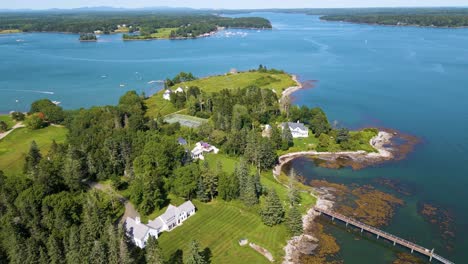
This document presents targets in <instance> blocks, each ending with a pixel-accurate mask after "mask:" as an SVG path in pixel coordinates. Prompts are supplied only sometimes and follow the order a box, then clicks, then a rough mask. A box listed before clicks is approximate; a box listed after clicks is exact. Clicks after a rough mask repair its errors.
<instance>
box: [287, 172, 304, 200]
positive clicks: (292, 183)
mask: <svg viewBox="0 0 468 264" xmlns="http://www.w3.org/2000/svg"><path fill="white" fill-rule="evenodd" d="M296 185H297V179H296V172H295V171H294V169H292V170H291V172H290V175H289V183H288V198H289V203H290V204H291V206H295V205H299V204H300V203H301V193H300V192H299V190H298V189H297V186H296Z"/></svg>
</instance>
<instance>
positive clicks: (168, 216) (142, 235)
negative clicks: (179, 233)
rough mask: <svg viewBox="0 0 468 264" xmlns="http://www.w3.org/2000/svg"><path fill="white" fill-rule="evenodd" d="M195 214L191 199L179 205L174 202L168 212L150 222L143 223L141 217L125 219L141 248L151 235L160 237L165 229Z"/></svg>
mask: <svg viewBox="0 0 468 264" xmlns="http://www.w3.org/2000/svg"><path fill="white" fill-rule="evenodd" d="M194 214H195V206H194V205H193V203H192V202H191V201H187V202H185V203H183V204H181V205H180V206H179V207H177V206H174V205H172V204H170V205H169V207H167V209H166V212H165V213H164V214H162V215H160V216H159V217H157V218H155V219H154V220H152V221H149V222H148V224H143V223H141V221H140V218H139V217H136V218H135V219H133V218H130V217H127V219H126V220H125V228H126V230H127V235H128V236H129V237H131V238H132V240H133V242H134V243H135V245H136V246H138V247H139V248H144V247H145V246H146V241H148V238H149V237H150V236H152V237H155V238H158V237H159V234H160V233H162V232H164V231H171V230H172V229H174V228H176V227H177V226H180V225H182V223H183V222H184V221H185V220H187V218H189V217H190V216H192V215H194Z"/></svg>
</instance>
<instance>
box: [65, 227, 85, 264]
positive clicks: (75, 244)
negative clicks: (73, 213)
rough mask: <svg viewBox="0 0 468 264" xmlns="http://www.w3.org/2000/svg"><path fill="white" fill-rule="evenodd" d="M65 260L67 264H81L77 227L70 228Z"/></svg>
mask: <svg viewBox="0 0 468 264" xmlns="http://www.w3.org/2000/svg"><path fill="white" fill-rule="evenodd" d="M66 252H67V253H66V256H65V259H66V261H67V264H79V263H81V260H80V237H79V231H78V228H77V227H76V226H72V227H71V228H70V232H69V234H68V241H67V251H66Z"/></svg>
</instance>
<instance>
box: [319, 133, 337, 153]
mask: <svg viewBox="0 0 468 264" xmlns="http://www.w3.org/2000/svg"><path fill="white" fill-rule="evenodd" d="M332 144H333V141H332V139H331V138H330V136H329V135H327V134H321V135H320V137H319V143H318V145H317V150H318V151H329V148H330V146H331V145H332Z"/></svg>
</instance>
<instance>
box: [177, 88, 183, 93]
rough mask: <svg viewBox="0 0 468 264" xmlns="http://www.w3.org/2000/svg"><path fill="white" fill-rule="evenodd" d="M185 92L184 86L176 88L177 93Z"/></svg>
mask: <svg viewBox="0 0 468 264" xmlns="http://www.w3.org/2000/svg"><path fill="white" fill-rule="evenodd" d="M183 92H184V89H182V87H178V88H177V89H176V90H175V93H183Z"/></svg>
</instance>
